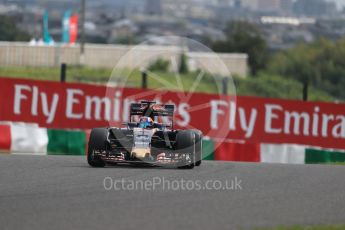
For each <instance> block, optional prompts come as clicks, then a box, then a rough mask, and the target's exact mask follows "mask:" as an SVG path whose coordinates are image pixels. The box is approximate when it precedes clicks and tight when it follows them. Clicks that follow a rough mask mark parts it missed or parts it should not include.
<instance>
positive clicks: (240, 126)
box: [0, 78, 345, 149]
mask: <svg viewBox="0 0 345 230" xmlns="http://www.w3.org/2000/svg"><path fill="white" fill-rule="evenodd" d="M0 89H1V98H0V120H1V121H21V122H28V123H38V124H39V125H40V126H41V127H48V128H58V129H90V128H94V127H107V126H114V127H120V126H121V125H122V123H123V122H126V121H128V119H129V106H130V104H131V103H133V102H139V101H140V100H144V99H145V100H155V101H157V102H158V103H163V104H174V105H175V116H174V118H173V121H174V122H173V124H174V129H200V130H201V131H203V133H204V135H205V136H209V137H211V138H216V139H219V140H224V139H231V140H244V141H247V142H256V143H257V142H259V143H277V144H279V143H295V144H304V145H311V146H320V147H326V148H337V149H345V105H344V104H333V103H314V102H302V101H293V100H277V99H265V98H255V97H242V96H238V97H235V96H222V95H215V94H202V93H193V94H189V93H183V92H169V91H166V90H142V89H134V88H115V87H110V88H109V87H108V88H107V87H104V86H94V85H88V84H69V83H58V82H50V81H32V80H18V79H7V78H1V79H0ZM163 122H167V123H171V122H172V120H171V119H169V118H165V119H163Z"/></svg>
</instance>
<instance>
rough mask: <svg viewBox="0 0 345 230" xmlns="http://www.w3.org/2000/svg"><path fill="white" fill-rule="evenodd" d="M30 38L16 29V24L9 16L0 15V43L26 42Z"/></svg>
mask: <svg viewBox="0 0 345 230" xmlns="http://www.w3.org/2000/svg"><path fill="white" fill-rule="evenodd" d="M28 40H30V36H29V35H28V34H27V33H26V32H23V31H21V30H19V29H18V28H17V25H16V22H15V20H14V19H13V18H11V17H9V16H4V15H0V41H28Z"/></svg>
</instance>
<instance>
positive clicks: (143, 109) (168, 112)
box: [130, 101, 175, 118]
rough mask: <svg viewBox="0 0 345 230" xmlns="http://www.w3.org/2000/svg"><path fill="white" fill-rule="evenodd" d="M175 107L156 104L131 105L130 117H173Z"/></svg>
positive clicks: (144, 102)
mask: <svg viewBox="0 0 345 230" xmlns="http://www.w3.org/2000/svg"><path fill="white" fill-rule="evenodd" d="M174 110H175V106H174V105H159V104H155V102H146V101H143V102H141V103H134V104H131V111H130V116H135V115H139V116H146V117H151V118H154V117H159V116H162V117H173V116H174Z"/></svg>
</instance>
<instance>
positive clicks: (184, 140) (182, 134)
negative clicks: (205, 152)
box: [176, 130, 195, 169]
mask: <svg viewBox="0 0 345 230" xmlns="http://www.w3.org/2000/svg"><path fill="white" fill-rule="evenodd" d="M194 146H195V133H194V132H193V131H190V130H183V131H179V132H178V133H177V135H176V150H177V151H178V152H181V153H191V155H190V157H191V159H190V162H189V163H188V164H187V165H185V166H181V167H179V168H180V169H193V168H194V166H195V149H194Z"/></svg>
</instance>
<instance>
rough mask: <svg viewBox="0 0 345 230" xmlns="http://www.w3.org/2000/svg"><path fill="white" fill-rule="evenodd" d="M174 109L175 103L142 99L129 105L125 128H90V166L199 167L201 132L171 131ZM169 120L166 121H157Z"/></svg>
mask: <svg viewBox="0 0 345 230" xmlns="http://www.w3.org/2000/svg"><path fill="white" fill-rule="evenodd" d="M174 109H175V108H174V105H158V104H156V103H155V102H151V101H142V102H141V103H135V104H131V106H130V117H129V121H130V122H128V123H124V125H125V126H126V127H125V128H115V127H109V128H95V129H92V131H91V135H90V140H89V148H88V153H87V161H88V163H89V165H91V166H92V167H104V166H105V165H106V164H110V165H111V164H149V165H153V166H168V167H176V168H185V169H192V168H194V166H200V164H201V160H202V138H203V135H202V132H201V131H199V130H174V129H173V122H172V119H173V115H174ZM135 118H136V119H135ZM169 119H170V121H171V122H170V123H169V124H168V122H165V123H164V122H161V123H160V122H158V121H164V120H165V121H167V120H169ZM134 120H136V122H135V121H134Z"/></svg>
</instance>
